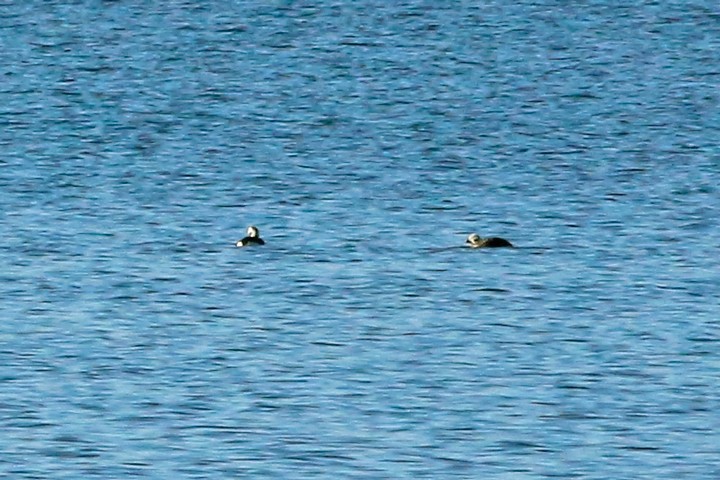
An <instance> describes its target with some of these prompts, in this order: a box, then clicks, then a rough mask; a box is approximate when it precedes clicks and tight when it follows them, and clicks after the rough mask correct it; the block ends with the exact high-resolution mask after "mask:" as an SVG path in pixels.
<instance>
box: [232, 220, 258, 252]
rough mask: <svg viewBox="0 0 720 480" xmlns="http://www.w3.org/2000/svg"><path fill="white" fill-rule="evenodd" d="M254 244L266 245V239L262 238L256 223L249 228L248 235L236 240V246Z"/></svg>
mask: <svg viewBox="0 0 720 480" xmlns="http://www.w3.org/2000/svg"><path fill="white" fill-rule="evenodd" d="M252 245H265V240H263V239H262V238H260V230H258V228H257V227H256V226H254V225H250V226H249V227H248V229H247V237H245V238H243V239H241V240H238V241H237V242H235V246H236V247H249V246H252Z"/></svg>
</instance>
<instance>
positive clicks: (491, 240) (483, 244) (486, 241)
mask: <svg viewBox="0 0 720 480" xmlns="http://www.w3.org/2000/svg"><path fill="white" fill-rule="evenodd" d="M465 243H467V244H469V245H470V248H497V247H512V246H513V244H512V243H510V242H508V241H507V240H505V239H504V238H500V237H488V238H482V237H481V236H480V235H478V234H477V233H472V234H470V235H469V236H468V238H467V240H465Z"/></svg>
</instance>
